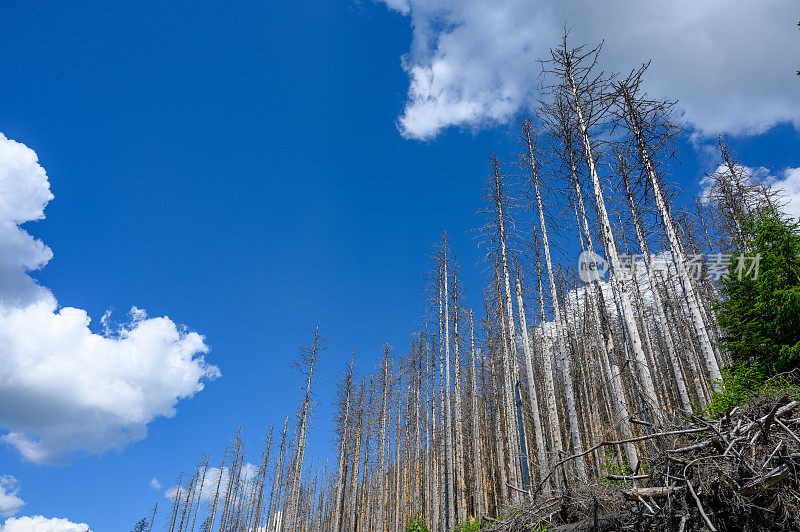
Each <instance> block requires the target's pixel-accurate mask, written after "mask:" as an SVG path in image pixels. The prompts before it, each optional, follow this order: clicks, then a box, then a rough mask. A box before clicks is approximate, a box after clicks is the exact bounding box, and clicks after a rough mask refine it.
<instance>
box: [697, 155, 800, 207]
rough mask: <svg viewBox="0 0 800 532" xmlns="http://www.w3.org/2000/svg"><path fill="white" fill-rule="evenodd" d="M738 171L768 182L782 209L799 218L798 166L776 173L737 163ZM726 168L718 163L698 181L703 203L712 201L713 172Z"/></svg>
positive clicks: (721, 171)
mask: <svg viewBox="0 0 800 532" xmlns="http://www.w3.org/2000/svg"><path fill="white" fill-rule="evenodd" d="M737 168H738V171H739V172H740V173H741V175H743V176H747V177H748V178H749V179H750V180H751V181H752V182H754V183H758V182H765V183H768V184H769V185H770V186H771V187H772V189H773V190H775V191H778V192H779V193H780V203H781V205H782V210H783V212H785V213H786V214H788V215H789V216H791V217H792V218H794V219H795V220H800V168H786V169H784V170H783V171H782V172H779V173H778V174H777V175H775V174H772V173H771V170H770V169H769V168H766V167H763V166H762V167H759V168H753V167H749V166H743V165H737ZM727 172H728V170H727V168H726V167H725V166H723V165H719V166H718V167H717V169H716V170H715V171H714V172H712V173H711V174H710V175H706V176H705V177H703V179H702V180H701V181H700V199H701V200H702V201H703V202H704V203H709V202H711V201H712V198H711V194H712V189H713V184H714V179H713V177H712V176H713V175H714V174H725V173H727Z"/></svg>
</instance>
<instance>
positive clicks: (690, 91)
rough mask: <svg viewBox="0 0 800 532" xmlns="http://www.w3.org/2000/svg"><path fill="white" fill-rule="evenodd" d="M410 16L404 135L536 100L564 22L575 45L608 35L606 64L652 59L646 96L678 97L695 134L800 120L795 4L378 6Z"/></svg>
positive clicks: (504, 113) (470, 121)
mask: <svg viewBox="0 0 800 532" xmlns="http://www.w3.org/2000/svg"><path fill="white" fill-rule="evenodd" d="M379 1H382V2H383V3H384V4H386V5H387V6H388V7H390V8H392V9H395V10H397V11H399V12H400V13H403V14H405V15H408V16H410V18H411V25H412V29H413V37H412V43H411V48H410V51H409V53H408V54H407V56H406V57H404V59H403V66H404V68H405V70H406V72H407V73H408V76H409V90H408V100H407V102H406V106H405V110H404V112H403V114H402V116H401V117H400V119H399V126H400V129H401V132H402V133H403V134H404V135H406V136H408V137H412V138H419V139H427V138H432V137H434V136H436V135H437V134H438V133H439V132H440V131H441V130H442V129H444V128H446V127H449V126H466V127H480V126H485V125H489V124H491V123H495V122H503V121H507V120H508V119H509V118H511V117H512V116H513V114H514V113H515V112H517V111H518V110H520V109H521V108H523V107H525V106H527V105H529V104H530V103H531V102H532V101H533V99H534V98H535V96H536V94H535V88H536V85H537V76H538V75H539V72H540V67H539V65H538V64H537V62H536V61H537V60H539V59H544V58H546V57H548V56H549V52H548V50H549V49H550V48H552V47H554V46H556V45H557V44H558V42H559V39H560V37H561V35H562V32H563V28H564V26H565V25H566V26H567V27H569V28H570V29H571V42H572V43H574V44H581V43H589V44H594V43H598V42H600V41H601V40H603V39H605V47H604V54H603V63H604V65H605V66H607V67H609V69H610V70H615V71H619V72H628V71H630V70H631V69H633V68H635V67H637V66H639V65H641V64H642V63H643V62H646V61H648V60H650V59H652V60H653V64H652V66H651V68H650V71H649V73H648V75H647V79H646V83H647V88H648V89H649V92H650V93H651V94H654V95H657V96H665V97H668V98H670V99H679V100H680V108H681V109H682V110H683V111H684V113H685V118H686V119H687V120H688V121H689V123H690V124H692V125H693V126H694V127H695V128H696V129H697V130H698V132H700V133H701V134H705V135H710V134H714V133H719V132H728V133H755V132H760V131H763V130H765V129H766V128H768V127H770V126H772V125H774V124H776V123H778V122H782V121H790V122H793V123H795V124H796V125H797V124H800V91H798V90H797V76H795V71H796V70H797V68H798V62H797V55H796V53H795V50H797V48H798V46H800V33H798V32H797V28H796V27H795V25H796V18H797V17H796V5H795V2H793V1H792V0H771V1H768V2H751V1H749V0H726V1H723V0H709V1H705V2H697V1H695V0H670V1H667V0H660V1H653V2H641V1H638V0H610V1H607V2H593V1H590V0H572V1H566V2H564V1H557V0H499V1H495V2H486V1H485V0H379Z"/></svg>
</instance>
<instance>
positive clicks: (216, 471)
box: [164, 462, 258, 502]
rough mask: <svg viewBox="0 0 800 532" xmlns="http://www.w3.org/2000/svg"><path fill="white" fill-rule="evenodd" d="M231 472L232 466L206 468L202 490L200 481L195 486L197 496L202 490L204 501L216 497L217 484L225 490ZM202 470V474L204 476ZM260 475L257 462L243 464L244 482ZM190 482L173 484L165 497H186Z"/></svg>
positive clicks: (248, 481) (249, 481)
mask: <svg viewBox="0 0 800 532" xmlns="http://www.w3.org/2000/svg"><path fill="white" fill-rule="evenodd" d="M229 472H230V468H222V469H220V468H219V467H209V468H208V470H206V476H205V480H204V481H203V487H202V491H200V486H199V481H198V485H196V486H194V488H193V489H194V492H195V495H194V496H195V497H196V496H197V492H198V491H200V499H201V500H202V501H203V502H209V501H211V500H213V499H214V495H215V494H216V491H217V485H219V486H221V488H220V489H222V490H224V489H225V486H227V484H228V474H229ZM202 475H203V473H202V471H201V472H200V476H201V478H202ZM256 475H258V466H257V465H255V464H251V463H250V462H246V463H244V464H242V470H241V472H240V478H241V480H242V482H245V483H246V484H248V485H249V484H252V482H253V480H254V479H255V478H256ZM188 484H189V482H188V481H187V482H186V483H185V485H183V486H172V487H171V488H168V489H167V490H166V491H164V497H165V498H167V499H175V497H176V496H179V497H180V498H185V497H186V494H187V493H188V489H189V485H188Z"/></svg>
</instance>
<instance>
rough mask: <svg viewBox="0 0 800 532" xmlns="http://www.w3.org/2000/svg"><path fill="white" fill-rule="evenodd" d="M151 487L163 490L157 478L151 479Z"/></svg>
mask: <svg viewBox="0 0 800 532" xmlns="http://www.w3.org/2000/svg"><path fill="white" fill-rule="evenodd" d="M150 487H151V488H153V489H154V490H156V491H158V490H160V489H161V482H159V481H158V479H157V478H155V477H153V478H152V479H150Z"/></svg>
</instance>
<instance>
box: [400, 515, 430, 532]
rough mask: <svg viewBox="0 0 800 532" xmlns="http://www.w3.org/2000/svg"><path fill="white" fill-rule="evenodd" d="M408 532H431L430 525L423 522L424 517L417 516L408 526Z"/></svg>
mask: <svg viewBox="0 0 800 532" xmlns="http://www.w3.org/2000/svg"><path fill="white" fill-rule="evenodd" d="M406 532H430V531H429V530H428V525H426V524H425V521H423V520H422V516H419V515H418V516H415V517H412V518H411V521H409V522H408V524H407V525H406Z"/></svg>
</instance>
